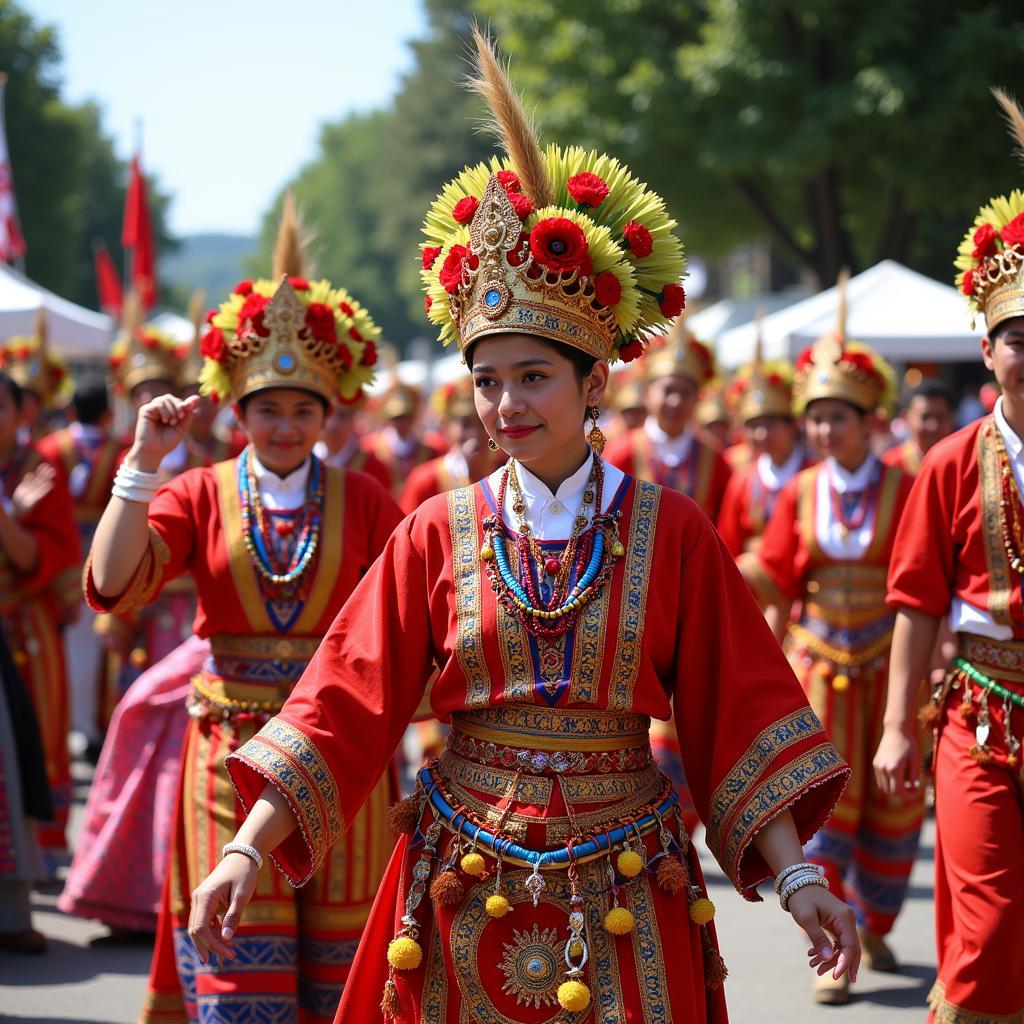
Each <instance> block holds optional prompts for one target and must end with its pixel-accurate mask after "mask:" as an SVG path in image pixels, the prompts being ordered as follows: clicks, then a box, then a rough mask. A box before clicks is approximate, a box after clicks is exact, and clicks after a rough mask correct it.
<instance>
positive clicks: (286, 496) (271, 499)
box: [252, 453, 310, 512]
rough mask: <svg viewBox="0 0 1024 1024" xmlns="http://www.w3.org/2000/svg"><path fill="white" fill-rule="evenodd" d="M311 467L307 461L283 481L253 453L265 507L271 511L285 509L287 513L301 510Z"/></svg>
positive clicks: (253, 467) (257, 483) (256, 474)
mask: <svg viewBox="0 0 1024 1024" xmlns="http://www.w3.org/2000/svg"><path fill="white" fill-rule="evenodd" d="M309 466H310V461H309V459H306V461H305V462H303V464H302V465H301V466H299V468H298V469H294V470H292V472H291V473H289V474H288V475H287V476H286V477H285V478H284V479H282V478H281V477H279V476H278V475H277V474H276V473H275V472H274V471H273V470H270V469H267V467H266V466H264V465H263V463H262V462H260V460H259V459H258V458H257V457H256V454H255V453H253V455H252V472H253V476H255V477H256V486H257V487H258V488H259V491H260V501H261V502H263V507H264V508H266V509H270V510H273V509H283V510H284V511H286V512H290V511H292V510H293V509H297V508H301V507H302V503H303V502H304V501H305V500H306V484H307V482H308V481H309Z"/></svg>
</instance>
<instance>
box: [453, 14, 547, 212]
mask: <svg viewBox="0 0 1024 1024" xmlns="http://www.w3.org/2000/svg"><path fill="white" fill-rule="evenodd" d="M473 45H474V46H475V47H476V56H475V59H474V61H473V74H472V75H471V76H470V77H469V78H468V79H467V81H466V85H467V88H468V89H469V90H470V92H475V93H476V94H477V95H478V96H480V97H481V98H482V99H483V101H484V102H485V103H486V104H487V106H488V107H489V108H490V111H491V114H492V115H493V117H492V119H491V120H490V121H488V122H487V123H486V125H485V128H486V129H487V130H488V131H491V132H493V133H494V135H495V136H496V137H497V139H498V141H499V142H500V143H501V145H502V147H503V148H504V150H505V152H506V153H507V154H508V157H509V159H510V160H511V161H512V166H513V167H515V169H516V174H518V175H519V182H520V184H521V185H522V189H523V192H524V193H525V194H526V195H528V196H529V197H530V198H531V199H532V200H533V201H534V203H536V205H537V206H538V207H541V206H550V205H551V203H553V202H554V198H555V190H554V188H553V187H552V185H551V179H550V178H549V177H548V172H547V168H546V167H545V166H544V155H543V153H541V150H540V143H539V142H538V140H537V133H536V131H535V129H534V127H533V122H532V121H531V120H530V118H529V117H528V116H527V114H526V111H525V110H524V109H523V103H522V100H521V99H520V98H519V94H518V93H517V92H516V90H515V88H514V87H513V85H512V83H511V81H510V80H509V77H508V69H507V68H506V67H504V66H502V63H501V61H500V60H499V59H498V54H497V50H496V48H495V43H494V41H493V40H492V39H491V38H490V37H489V36H487V35H485V34H484V33H483V32H481V31H480V28H479V27H478V26H477V25H474V26H473Z"/></svg>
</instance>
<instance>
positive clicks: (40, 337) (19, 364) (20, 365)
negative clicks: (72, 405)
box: [0, 306, 74, 409]
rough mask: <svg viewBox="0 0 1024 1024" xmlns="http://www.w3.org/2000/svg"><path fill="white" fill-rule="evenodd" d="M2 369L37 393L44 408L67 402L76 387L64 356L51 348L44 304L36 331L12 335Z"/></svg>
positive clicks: (0, 360)
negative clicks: (60, 355) (28, 334)
mask: <svg viewBox="0 0 1024 1024" xmlns="http://www.w3.org/2000/svg"><path fill="white" fill-rule="evenodd" d="M0 369H2V370H3V371H4V372H5V373H7V374H9V375H10V377H11V379H12V380H14V382H15V383H16V384H17V385H18V386H19V387H22V388H24V389H25V390H26V391H31V392H32V393H33V394H35V395H38V396H39V401H40V403H41V404H42V406H43V408H44V409H45V408H50V407H51V406H56V405H61V404H63V403H64V402H66V401H67V400H68V399H70V397H71V392H72V390H73V388H74V384H73V382H72V380H71V375H70V374H69V373H68V368H67V365H66V364H65V362H64V360H63V359H61V358H60V357H59V356H57V355H56V354H55V353H54V352H51V351H50V345H49V331H48V330H47V326H46V310H45V309H43V307H42V306H40V307H39V313H38V314H37V316H36V329H35V334H33V335H32V336H31V337H29V336H27V335H26V336H21V335H19V336H16V337H14V338H10V339H8V341H7V343H6V344H5V345H4V346H3V348H2V349H0Z"/></svg>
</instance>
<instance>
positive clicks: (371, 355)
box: [360, 295, 430, 366]
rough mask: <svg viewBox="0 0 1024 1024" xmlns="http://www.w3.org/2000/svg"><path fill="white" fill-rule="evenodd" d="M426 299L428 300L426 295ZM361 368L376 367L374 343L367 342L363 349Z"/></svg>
mask: <svg viewBox="0 0 1024 1024" xmlns="http://www.w3.org/2000/svg"><path fill="white" fill-rule="evenodd" d="M427 298H430V296H429V295H428V296H427ZM360 362H361V363H362V364H363V366H376V365H377V345H376V343H375V342H372V341H368V342H367V343H366V348H364V349H363V358H362V359H361V360H360Z"/></svg>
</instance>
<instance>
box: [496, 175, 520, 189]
mask: <svg viewBox="0 0 1024 1024" xmlns="http://www.w3.org/2000/svg"><path fill="white" fill-rule="evenodd" d="M495 177H496V178H497V179H498V184H499V185H501V187H502V188H503V189H504V190H505V191H506V192H518V191H519V190H520V189H521V188H522V185H521V184H520V183H519V175H518V174H516V172H515V171H498V173H497V174H496V175H495Z"/></svg>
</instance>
